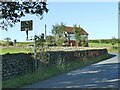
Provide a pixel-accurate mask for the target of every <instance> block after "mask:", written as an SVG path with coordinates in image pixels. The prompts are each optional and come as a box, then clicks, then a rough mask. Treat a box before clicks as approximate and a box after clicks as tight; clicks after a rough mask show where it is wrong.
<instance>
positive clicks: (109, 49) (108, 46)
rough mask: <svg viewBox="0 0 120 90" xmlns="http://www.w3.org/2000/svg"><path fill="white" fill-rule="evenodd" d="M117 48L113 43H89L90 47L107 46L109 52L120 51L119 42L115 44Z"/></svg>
mask: <svg viewBox="0 0 120 90" xmlns="http://www.w3.org/2000/svg"><path fill="white" fill-rule="evenodd" d="M114 46H115V47H116V48H113V45H112V44H111V43H107V44H106V43H89V47H93V48H106V49H107V50H108V52H110V53H111V52H116V53H117V52H120V51H118V48H119V47H118V43H117V44H115V45H114Z"/></svg>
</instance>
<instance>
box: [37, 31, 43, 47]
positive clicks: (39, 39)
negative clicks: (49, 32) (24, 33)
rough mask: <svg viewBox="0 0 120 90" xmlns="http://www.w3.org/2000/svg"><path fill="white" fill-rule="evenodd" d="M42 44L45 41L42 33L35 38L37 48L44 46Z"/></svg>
mask: <svg viewBox="0 0 120 90" xmlns="http://www.w3.org/2000/svg"><path fill="white" fill-rule="evenodd" d="M44 42H45V39H44V34H43V33H42V34H41V35H40V36H39V37H38V38H37V46H38V47H39V46H42V47H43V46H44Z"/></svg>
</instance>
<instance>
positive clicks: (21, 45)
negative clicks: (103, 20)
mask: <svg viewBox="0 0 120 90" xmlns="http://www.w3.org/2000/svg"><path fill="white" fill-rule="evenodd" d="M32 45H33V42H18V43H17V44H16V47H14V46H9V47H5V46H4V47H0V54H5V53H33V49H34V48H33V46H32ZM115 47H116V48H113V46H112V45H111V43H108V44H106V43H89V47H76V46H75V47H68V48H65V47H49V49H48V50H52V51H53V50H54V51H56V50H59V51H60V50H84V49H94V48H106V49H107V50H108V52H118V44H116V45H115Z"/></svg>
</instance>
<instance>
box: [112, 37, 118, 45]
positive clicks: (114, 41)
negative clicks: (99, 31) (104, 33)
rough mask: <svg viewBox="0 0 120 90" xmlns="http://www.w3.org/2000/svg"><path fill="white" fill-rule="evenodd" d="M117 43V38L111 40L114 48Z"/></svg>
mask: <svg viewBox="0 0 120 90" xmlns="http://www.w3.org/2000/svg"><path fill="white" fill-rule="evenodd" d="M116 43H117V42H116V38H112V39H111V44H112V45H113V46H114V45H115V44H116Z"/></svg>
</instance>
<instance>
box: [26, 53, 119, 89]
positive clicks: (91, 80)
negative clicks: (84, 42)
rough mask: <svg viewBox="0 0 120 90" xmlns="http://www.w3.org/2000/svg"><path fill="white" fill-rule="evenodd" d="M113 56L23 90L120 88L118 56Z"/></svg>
mask: <svg viewBox="0 0 120 90" xmlns="http://www.w3.org/2000/svg"><path fill="white" fill-rule="evenodd" d="M114 55H116V56H114V57H113V58H110V59H107V60H104V61H101V62H99V63H96V64H92V65H89V66H86V67H83V68H80V69H78V70H75V71H72V72H69V73H66V74H62V75H59V76H56V77H53V78H51V79H49V80H45V81H41V82H38V83H35V84H32V85H30V86H26V87H24V88H120V70H119V69H118V66H119V67H120V61H118V58H119V57H118V56H120V55H118V54H114ZM118 70H119V71H118ZM118 72H119V73H118ZM118 74H119V75H118ZM118 76H119V77H118ZM118 84H119V85H118Z"/></svg>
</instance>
